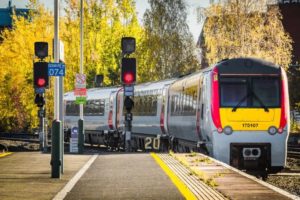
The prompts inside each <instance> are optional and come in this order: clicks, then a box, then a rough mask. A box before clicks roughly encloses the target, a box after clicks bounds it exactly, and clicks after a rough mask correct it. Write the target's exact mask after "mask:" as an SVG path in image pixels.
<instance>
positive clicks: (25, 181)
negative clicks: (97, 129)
mask: <svg viewBox="0 0 300 200" xmlns="http://www.w3.org/2000/svg"><path fill="white" fill-rule="evenodd" d="M90 157H91V155H71V154H70V155H68V154H67V155H65V156H64V174H63V176H62V178H61V179H52V178H51V166H50V159H51V155H50V154H42V153H40V152H18V153H13V154H11V155H9V156H6V157H2V158H0V169H1V170H0V199H1V200H15V199H22V200H27V199H28V200H29V199H30V200H33V199H39V200H44V199H47V200H49V199H52V198H53V197H54V196H55V195H56V194H57V193H58V192H59V191H60V190H61V189H62V188H63V187H64V186H65V185H66V183H67V182H68V181H69V180H70V179H71V178H72V176H74V174H75V173H76V172H77V171H78V170H79V169H80V168H81V167H82V166H83V165H84V164H85V163H86V162H87V161H88V160H89V158H90Z"/></svg>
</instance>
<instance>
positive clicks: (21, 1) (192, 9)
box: [0, 0, 209, 42]
mask: <svg viewBox="0 0 300 200" xmlns="http://www.w3.org/2000/svg"><path fill="white" fill-rule="evenodd" d="M8 1H9V0H0V8H5V7H7V6H8ZM78 1H79V0H78ZM135 1H136V7H137V13H138V18H139V21H140V22H141V23H142V18H143V14H144V12H145V10H146V9H147V8H149V5H148V1H147V0H135ZM185 1H186V3H187V10H188V17H187V23H188V25H189V28H190V31H191V33H192V35H193V37H194V40H195V42H196V41H197V40H198V37H199V35H200V32H201V29H202V24H200V23H198V22H197V13H196V9H197V8H198V7H207V6H208V4H209V0H185ZM27 2H28V1H27V0H12V5H15V6H16V7H17V8H24V7H25V5H26V3H27ZM40 2H41V3H44V4H45V6H46V7H47V8H49V9H51V10H53V7H54V0H40Z"/></svg>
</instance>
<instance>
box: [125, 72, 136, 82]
mask: <svg viewBox="0 0 300 200" xmlns="http://www.w3.org/2000/svg"><path fill="white" fill-rule="evenodd" d="M123 80H124V83H126V84H131V83H132V82H133V81H134V77H133V74H132V73H125V74H124V77H123Z"/></svg>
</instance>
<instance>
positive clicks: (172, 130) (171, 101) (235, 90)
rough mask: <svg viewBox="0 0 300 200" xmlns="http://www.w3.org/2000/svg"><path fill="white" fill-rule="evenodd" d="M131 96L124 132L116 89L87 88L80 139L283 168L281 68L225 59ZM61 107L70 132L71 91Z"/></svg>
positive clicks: (285, 126) (285, 118)
mask: <svg viewBox="0 0 300 200" xmlns="http://www.w3.org/2000/svg"><path fill="white" fill-rule="evenodd" d="M133 99H134V108H133V110H132V114H133V120H132V129H131V131H130V132H129V133H128V131H126V129H125V126H124V124H125V118H124V115H125V114H126V111H125V109H124V90H123V87H121V86H117V87H108V88H92V89H88V91H87V103H86V105H85V106H84V121H85V142H86V143H90V144H93V145H95V144H97V145H104V146H107V147H108V148H112V149H122V148H124V143H126V141H127V140H129V141H130V147H131V148H132V149H133V150H157V151H167V150H172V151H174V152H190V151H195V152H197V151H201V152H205V153H207V154H208V155H209V156H211V157H213V158H215V159H217V160H220V161H222V162H225V163H227V164H229V165H231V166H234V167H236V168H239V169H256V170H258V169H261V170H265V169H266V170H270V171H271V170H272V171H279V170H281V169H282V168H284V167H285V164H286V156H287V139H288V135H289V129H290V127H289V96H288V82H287V76H286V73H285V70H284V69H283V68H282V67H280V66H277V65H275V64H273V63H270V62H267V61H265V60H261V59H255V58H232V59H225V60H222V61H220V62H218V63H216V64H214V65H212V66H210V67H208V68H206V69H203V70H200V71H198V72H195V73H192V74H189V75H186V76H183V77H179V78H173V79H168V80H162V81H156V82H148V83H142V84H137V85H135V86H134V97H133ZM64 104H65V118H64V128H65V130H66V132H70V130H71V128H72V127H74V126H77V121H78V117H79V108H78V105H77V104H75V96H74V92H73V91H71V92H68V93H66V94H65V95H64ZM128 138H129V139H128Z"/></svg>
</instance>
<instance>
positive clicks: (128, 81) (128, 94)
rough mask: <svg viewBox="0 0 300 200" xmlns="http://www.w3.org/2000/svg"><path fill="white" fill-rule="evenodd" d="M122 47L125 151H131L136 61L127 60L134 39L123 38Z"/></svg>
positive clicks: (133, 49)
mask: <svg viewBox="0 0 300 200" xmlns="http://www.w3.org/2000/svg"><path fill="white" fill-rule="evenodd" d="M121 47H122V65H121V82H122V84H123V86H124V96H125V99H124V106H125V108H126V111H127V112H126V113H125V149H126V151H131V142H130V141H131V121H132V113H131V110H132V108H133V106H134V101H133V99H132V97H133V95H134V84H135V81H136V59H135V58H128V57H129V55H130V54H131V53H133V52H134V51H135V38H133V37H123V38H122V41H121Z"/></svg>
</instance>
